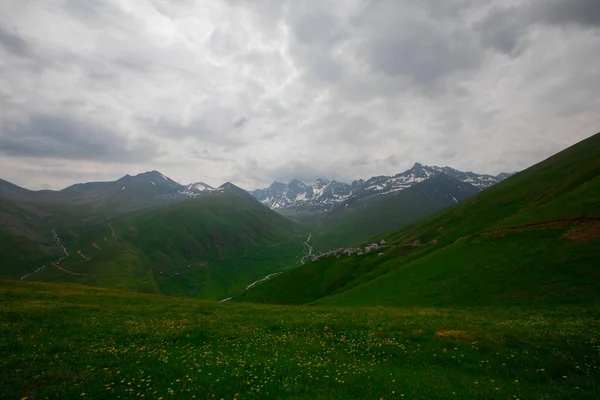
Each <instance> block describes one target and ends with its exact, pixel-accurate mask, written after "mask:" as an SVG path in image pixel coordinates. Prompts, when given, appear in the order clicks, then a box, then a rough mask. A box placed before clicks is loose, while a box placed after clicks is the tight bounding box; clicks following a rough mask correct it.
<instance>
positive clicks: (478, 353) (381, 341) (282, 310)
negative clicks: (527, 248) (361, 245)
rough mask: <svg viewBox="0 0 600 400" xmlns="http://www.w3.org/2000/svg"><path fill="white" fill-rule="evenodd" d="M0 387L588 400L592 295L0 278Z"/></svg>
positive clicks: (597, 369)
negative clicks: (571, 301) (208, 291)
mask: <svg viewBox="0 0 600 400" xmlns="http://www.w3.org/2000/svg"><path fill="white" fill-rule="evenodd" d="M0 302H1V304H2V307H1V308H0V397H1V398H25V397H26V398H30V399H44V398H49V399H56V398H61V399H74V398H93V399H101V398H106V399H113V398H119V397H120V398H150V399H181V398H186V399H188V398H194V396H195V398H198V399H206V398H209V399H210V398H216V399H222V398H225V399H284V398H285V399H288V398H289V399H333V398H335V399H380V398H382V399H403V398H405V399H515V398H518V399H546V398H551V399H596V398H598V394H599V390H600V341H599V338H598V332H599V328H600V326H599V323H598V319H599V317H600V309H599V308H598V307H597V306H590V307H587V308H584V307H571V306H562V307H556V308H546V309H543V310H542V309H538V308H536V307H518V308H505V307H477V308H473V307H472V308H466V309H444V308H437V309H434V308H396V309H380V308H350V307H346V308H326V307H304V306H300V307H281V306H263V305H244V304H228V303H222V304H220V303H215V302H203V301H198V300H194V299H181V298H174V297H162V296H153V295H143V294H135V293H128V292H124V291H114V290H107V289H95V288H88V287H85V286H78V285H68V284H46V283H19V282H14V281H13V282H10V281H0Z"/></svg>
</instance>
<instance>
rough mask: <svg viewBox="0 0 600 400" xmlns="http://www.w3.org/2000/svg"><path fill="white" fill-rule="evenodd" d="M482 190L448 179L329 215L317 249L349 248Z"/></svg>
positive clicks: (316, 237) (317, 234)
mask: <svg viewBox="0 0 600 400" xmlns="http://www.w3.org/2000/svg"><path fill="white" fill-rule="evenodd" d="M478 192H479V190H478V189H477V188H475V187H473V186H472V185H469V184H465V183H463V182H460V181H458V180H456V179H453V178H450V177H448V176H445V175H443V176H438V177H434V178H431V179H428V180H426V181H424V182H422V183H420V184H418V185H415V186H413V187H410V188H408V189H406V190H403V191H401V192H399V193H396V194H392V195H387V196H382V197H377V198H375V199H374V200H371V201H367V202H365V203H364V204H363V205H361V206H360V208H358V209H356V210H351V211H345V210H341V212H333V213H328V214H326V215H325V216H324V217H322V218H320V220H319V228H318V229H317V230H316V231H315V232H314V234H313V235H312V239H311V242H312V243H313V244H314V246H315V249H319V250H328V249H330V248H337V247H344V246H349V245H352V244H354V243H357V242H360V241H363V240H366V239H369V238H370V237H373V236H375V235H378V234H382V233H384V232H387V231H389V230H391V229H398V228H400V227H402V226H405V225H407V224H409V223H411V222H414V221H416V220H418V219H420V218H423V217H425V216H427V215H429V214H432V213H434V212H436V211H439V210H441V209H443V208H446V207H448V206H450V205H452V204H454V200H453V199H452V197H454V198H456V199H458V200H463V199H465V198H467V197H470V196H472V195H474V194H476V193H478Z"/></svg>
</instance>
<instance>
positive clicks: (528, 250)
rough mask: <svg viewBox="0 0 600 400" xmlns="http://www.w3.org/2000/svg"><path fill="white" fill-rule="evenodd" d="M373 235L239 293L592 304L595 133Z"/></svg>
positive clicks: (598, 214)
mask: <svg viewBox="0 0 600 400" xmlns="http://www.w3.org/2000/svg"><path fill="white" fill-rule="evenodd" d="M381 238H383V239H385V240H386V245H385V248H383V249H381V250H378V251H376V252H373V253H371V254H368V255H367V254H365V255H362V256H358V255H356V253H355V254H354V255H352V256H346V255H342V256H340V258H337V257H336V256H332V257H325V258H323V259H321V260H319V261H317V262H314V263H309V264H307V265H304V266H302V267H300V268H297V269H294V270H292V271H289V272H286V273H284V274H282V275H280V276H278V277H276V278H275V279H273V280H270V281H267V282H265V283H263V284H261V285H260V286H257V287H256V288H253V289H251V290H249V291H248V292H247V293H246V295H245V296H243V297H240V298H239V299H238V300H244V301H255V302H272V303H283V304H302V303H308V302H315V301H316V302H317V303H319V304H331V305H374V306H379V305H382V306H407V305H411V306H412V305H419V306H425V305H426V306H450V305H473V304H498V303H507V304H508V303H514V304H516V303H531V302H535V303H586V302H591V301H597V300H598V299H599V298H600V296H599V295H600V285H599V284H600V273H599V270H598V266H599V265H600V134H597V135H595V136H593V137H591V138H589V139H587V140H584V141H583V142H580V143H579V144H577V145H575V146H572V147H571V148H569V149H567V150H564V151H562V152H560V153H558V154H556V155H554V156H552V157H550V158H549V159H547V160H545V161H543V162H541V163H539V164H537V165H535V166H533V167H531V168H529V169H527V170H525V171H523V172H521V173H519V174H517V175H515V176H513V177H511V178H509V179H507V180H506V181H504V182H501V183H500V184H498V185H496V186H494V187H492V188H490V189H488V190H485V191H484V192H482V193H480V194H478V195H476V196H474V197H472V198H470V199H468V200H466V201H463V202H461V203H460V204H458V205H456V206H454V207H451V208H450V209H448V210H446V211H443V212H441V213H438V214H436V215H434V216H432V217H430V218H428V219H426V220H424V221H419V222H418V223H415V224H413V225H412V226H409V227H407V228H404V229H401V230H399V231H395V232H390V233H387V234H385V235H383V236H381V237H379V238H377V241H378V240H379V239H381ZM379 253H383V254H382V255H379Z"/></svg>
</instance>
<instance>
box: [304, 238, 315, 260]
mask: <svg viewBox="0 0 600 400" xmlns="http://www.w3.org/2000/svg"><path fill="white" fill-rule="evenodd" d="M311 237H312V234H311V233H309V234H308V238H307V239H306V242H302V243H304V245H305V246H306V248H307V249H308V254H307V255H306V256H307V257H310V256H312V252H313V247H312V246H311V245H310V244H308V242H310V238H311Z"/></svg>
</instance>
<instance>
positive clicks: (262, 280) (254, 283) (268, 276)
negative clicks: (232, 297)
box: [246, 272, 283, 290]
mask: <svg viewBox="0 0 600 400" xmlns="http://www.w3.org/2000/svg"><path fill="white" fill-rule="evenodd" d="M279 274H283V272H275V273H273V274H269V275H267V276H265V277H264V278H262V279H259V280H257V281H255V282H252V283H251V284H249V285H248V286H246V290H248V289H250V288H251V287H252V286H254V285H256V284H257V283H259V282H264V281H268V280H269V279H271V277H272V276H277V275H279Z"/></svg>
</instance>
